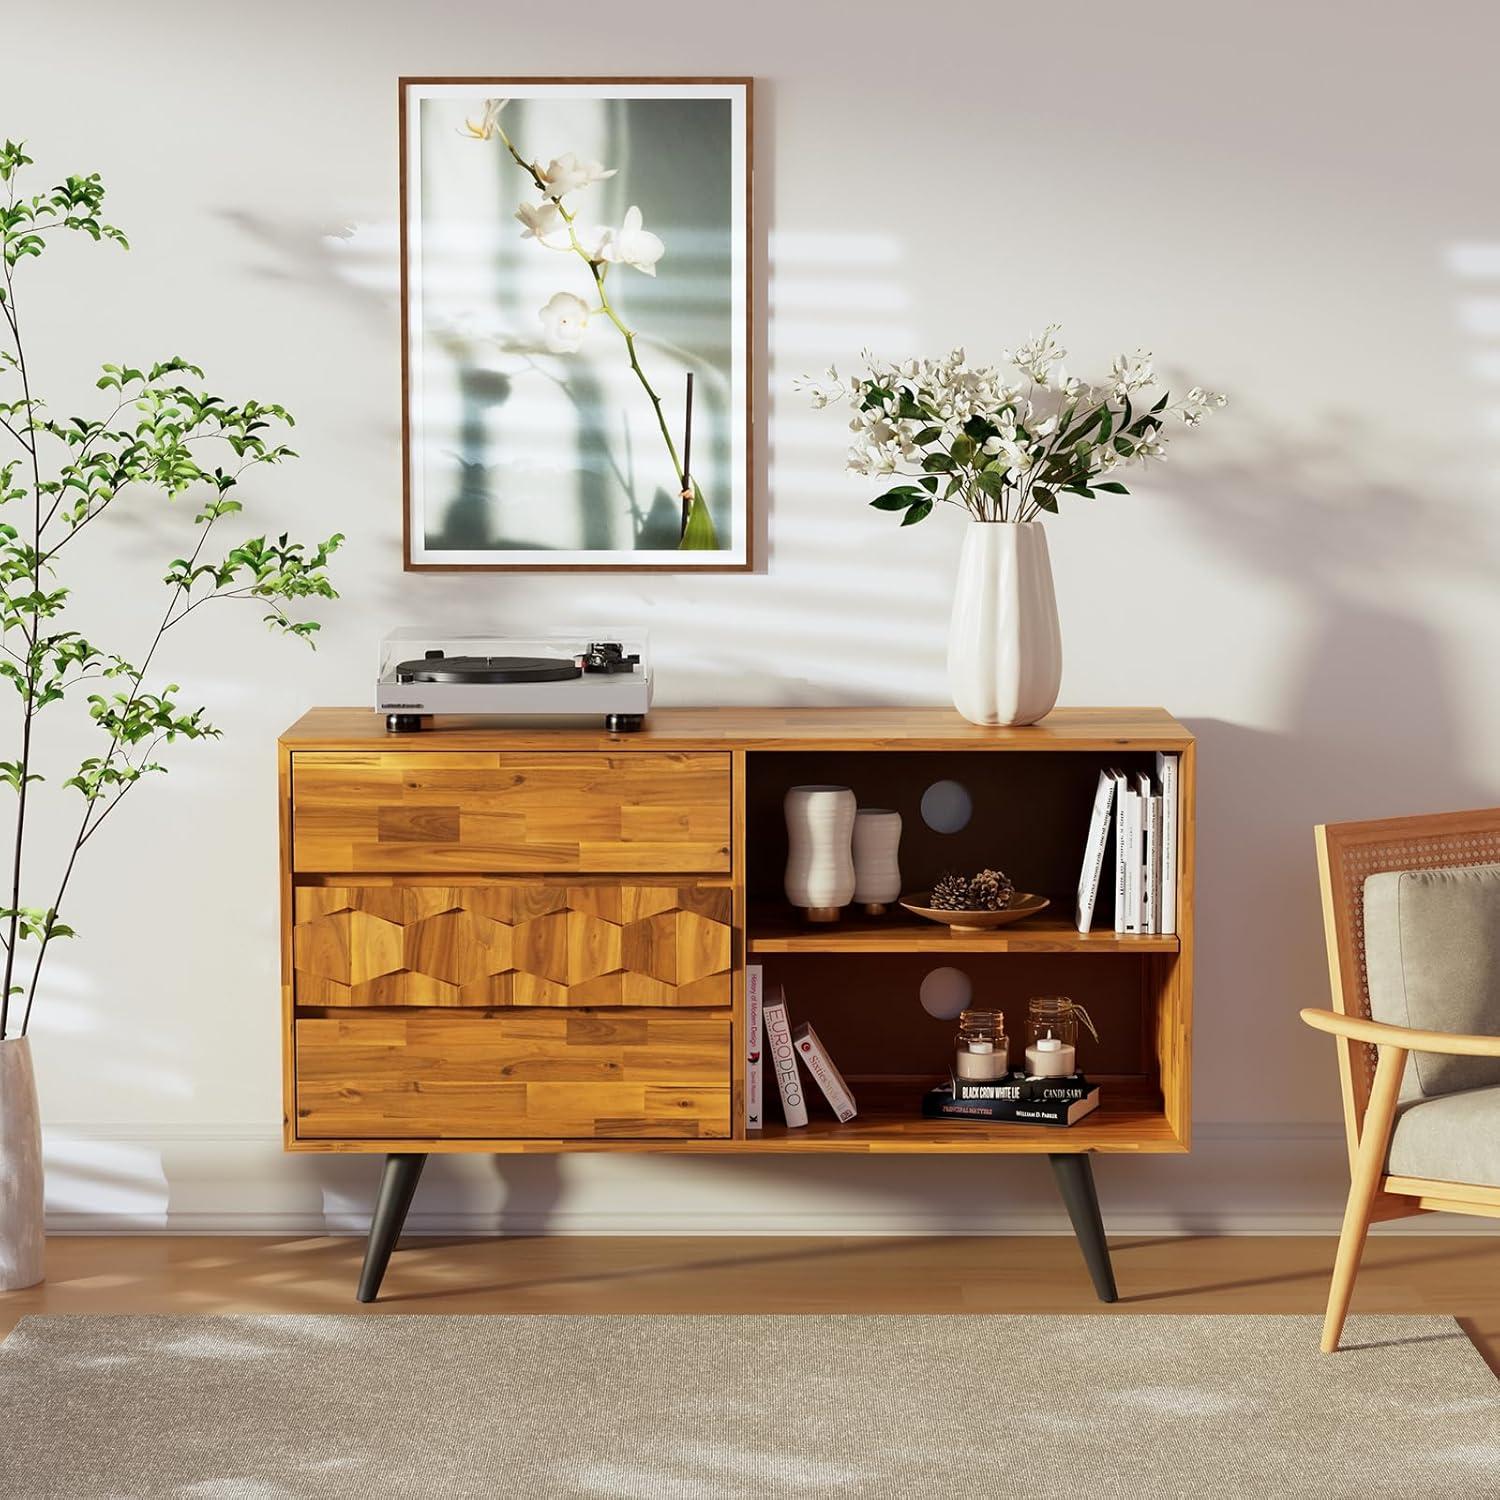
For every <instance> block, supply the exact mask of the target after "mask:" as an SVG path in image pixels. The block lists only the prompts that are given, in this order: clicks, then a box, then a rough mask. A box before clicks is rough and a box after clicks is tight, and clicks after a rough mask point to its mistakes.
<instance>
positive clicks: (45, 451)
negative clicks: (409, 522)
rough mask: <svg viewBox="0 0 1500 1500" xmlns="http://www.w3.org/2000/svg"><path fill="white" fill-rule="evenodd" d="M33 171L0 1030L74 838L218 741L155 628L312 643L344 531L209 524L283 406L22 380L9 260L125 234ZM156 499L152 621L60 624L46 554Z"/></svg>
mask: <svg viewBox="0 0 1500 1500" xmlns="http://www.w3.org/2000/svg"><path fill="white" fill-rule="evenodd" d="M30 165H32V159H31V157H30V156H29V155H27V153H26V150H25V145H24V143H23V142H17V141H11V140H7V141H5V142H4V143H3V145H0V280H3V285H0V344H3V347H0V678H3V679H4V681H5V682H8V683H9V684H10V686H11V688H12V689H13V690H14V691H15V693H16V696H17V700H18V708H19V729H18V733H17V738H18V740H19V744H18V746H17V747H16V749H15V751H14V754H13V758H11V759H6V760H0V781H3V782H4V783H5V784H6V785H7V786H9V787H10V789H11V791H12V792H13V793H14V794H15V798H16V802H15V822H14V846H13V848H14V853H15V860H14V867H13V868H14V875H13V880H12V887H11V890H10V893H9V895H10V901H9V904H8V905H7V906H4V907H0V945H3V949H4V966H5V975H4V981H3V984H0V1037H3V1036H5V1035H6V1034H7V1027H8V1025H9V1018H10V1012H11V1001H12V1000H13V999H14V998H15V997H17V996H19V995H23V994H24V995H25V996H26V1007H25V1012H24V1016H23V1018H22V1022H21V1028H20V1029H21V1031H23V1032H24V1030H25V1029H26V1024H27V1022H28V1021H29V1019H30V1015H31V1006H32V1002H33V1001H34V999H35V997H36V984H37V976H38V974H39V973H40V970H41V966H42V960H43V959H44V958H45V956H46V952H47V947H48V945H49V943H51V942H52V941H53V940H54V939H57V938H63V937H72V936H73V935H74V934H73V930H72V929H71V928H70V927H68V926H66V925H65V924H64V923H62V922H61V921H59V920H58V909H59V907H60V906H61V904H62V900H63V897H64V895H65V894H66V891H67V888H68V883H69V880H70V879H71V877H72V874H73V870H74V866H75V863H76V860H77V857H78V854H79V852H80V851H81V850H82V849H83V847H84V845H85V844H87V843H88V841H89V839H91V838H92V837H93V835H94V834H95V833H96V832H97V831H98V829H99V827H100V826H101V824H102V823H103V821H104V819H105V818H106V817H108V815H109V814H110V813H111V812H112V811H113V810H114V808H116V807H117V806H118V805H119V803H120V801H121V799H122V798H123V797H124V796H125V795H126V794H127V793H128V792H129V791H130V789H131V788H132V787H133V786H134V785H135V784H136V783H137V782H139V781H141V780H142V779H143V778H145V777H147V776H150V775H153V774H161V773H163V772H165V771H166V769H167V767H166V765H165V764H163V762H162V761H161V760H160V759H158V758H157V755H158V751H159V749H160V747H162V746H169V745H174V744H177V743H178V742H179V741H189V740H204V739H213V738H217V737H218V735H219V730H218V729H217V728H215V727H214V725H213V724H211V723H210V722H209V721H208V719H207V709H206V708H204V707H201V706H192V705H186V704H183V703H181V702H180V701H179V700H178V698H177V697H176V695H177V694H178V693H179V692H180V691H181V689H180V688H179V686H178V685H177V684H176V683H167V684H165V685H164V686H163V687H161V689H160V690H159V691H157V690H153V689H152V688H151V687H150V686H149V680H150V677H151V674H152V666H153V662H154V659H155V657H156V654H157V650H158V648H159V647H160V646H161V644H162V641H163V640H164V639H165V637H166V636H167V634H168V632H169V631H171V630H173V629H175V628H176V627H177V626H179V625H181V624H182V623H183V621H185V620H186V619H187V617H188V616H189V615H191V614H192V613H193V612H194V611H196V610H198V609H200V608H201V607H202V606H203V605H205V604H208V603H211V602H214V601H218V600H231V599H239V600H248V601H251V602H252V603H255V604H258V605H259V606H260V607H261V612H262V617H263V619H264V621H265V623H266V624H267V625H268V626H270V627H271V628H272V629H273V630H275V631H277V632H279V633H281V634H284V635H289V636H293V637H297V638H300V639H302V640H304V641H306V642H307V643H308V644H309V645H312V644H314V637H315V634H316V632H317V630H318V622H317V621H316V620H312V619H307V618H304V617H302V614H301V607H302V606H303V605H304V604H305V603H307V602H308V601H314V600H327V599H335V598H337V597H338V595H337V593H336V592H335V590H334V588H333V584H332V582H331V580H330V578H329V575H328V571H327V565H328V561H329V559H330V557H331V556H332V554H333V553H334V552H335V551H336V550H337V549H338V547H339V545H340V544H341V543H342V541H343V540H344V539H343V537H342V536H341V535H334V536H331V537H328V538H327V539H326V540H323V541H319V542H313V543H308V542H301V541H294V540H292V539H291V538H290V537H289V536H288V535H287V534H286V533H282V534H281V535H279V536H276V537H274V538H273V537H271V536H270V535H269V534H267V533H265V532H261V533H260V534H258V535H252V536H250V537H248V538H247V539H245V540H242V541H237V542H233V543H232V544H228V539H226V538H224V537H223V536H222V529H223V527H225V526H226V525H232V524H234V518H235V517H237V516H239V515H240V514H241V513H242V512H243V511H244V509H245V501H244V500H242V499H241V493H242V490H243V485H244V476H245V475H246V474H247V473H248V472H250V471H252V470H254V469H257V468H259V467H261V466H263V465H270V464H279V463H282V462H284V461H285V460H286V459H289V458H295V457H296V454H295V452H294V451H293V450H292V449H291V448H290V447H288V446H287V444H286V443H285V442H284V441H283V438H284V434H285V432H286V430H287V429H289V428H290V427H291V426H292V425H293V422H292V417H291V414H290V413H289V412H288V411H287V410H286V409H285V408H284V407H282V406H280V405H278V404H276V403H274V402H268V401H259V400H245V401H239V402H234V401H230V400H227V399H226V398H224V397H222V396H218V395H214V394H212V393H210V392H209V391H207V390H205V389H204V387H203V382H204V374H203V371H202V370H201V369H200V368H199V367H198V366H197V365H194V364H192V363H190V362H189V361H188V360H185V359H183V358H181V357H178V356H174V357H172V358H170V359H165V360H160V361H158V362H156V363H154V364H149V365H142V366H135V365H129V364H107V365H104V366H103V367H102V368H101V371H100V374H99V376H98V379H97V380H96V381H95V386H96V387H97V389H98V390H100V391H103V392H105V393H106V397H107V400H108V401H109V402H110V403H112V404H111V407H110V409H109V410H108V411H107V412H106V413H105V414H104V415H103V416H95V415H85V416H67V417H54V416H52V415H50V414H49V413H48V411H47V408H46V405H45V403H44V402H43V401H42V399H41V398H40V397H39V396H38V394H37V393H36V391H35V390H33V389H32V386H31V378H30V375H31V372H30V368H29V366H28V360H27V349H26V345H25V344H24V343H23V340H22V334H21V322H20V318H19V315H18V312H17V306H16V275H17V272H18V271H19V270H20V269H21V268H23V267H24V265H25V264H26V263H27V262H29V261H31V260H34V259H35V258H36V257H38V256H40V255H42V254H43V253H44V252H45V251H46V249H47V248H48V246H49V245H50V244H51V243H52V242H53V240H54V239H55V237H56V236H57V235H58V234H60V233H70V232H71V233H75V234H82V235H85V236H87V237H88V238H89V239H92V240H96V241H106V240H108V241H111V242H113V243H114V244H116V245H119V246H121V247H123V248H128V244H127V241H126V239H125V236H124V235H123V234H122V233H121V232H120V230H118V229H117V228H115V227H114V226H113V225H112V224H109V223H107V222H106V221H105V220H104V218H103V217H102V211H103V204H104V186H103V184H102V183H101V182H100V180H99V177H98V175H97V174H94V175H91V176H88V177H78V176H70V177H67V178H65V179H64V180H63V181H62V182H61V183H59V184H57V185H56V186H55V187H52V188H49V189H47V190H45V191H43V192H40V193H35V194H31V195H29V196H28V195H23V194H22V193H21V192H20V190H19V180H18V179H19V178H20V176H21V175H22V173H23V169H24V168H26V167H28V166H30ZM28 326H29V325H28ZM7 449H9V451H8V452H7V451H6V450H7ZM153 496H156V497H160V498H161V499H164V500H165V501H167V502H172V501H176V500H179V499H181V498H182V497H187V496H191V497H192V498H193V501H194V504H193V506H192V508H191V511H190V512H189V511H182V512H181V515H182V520H183V525H184V529H185V530H186V531H187V533H188V536H187V541H188V543H189V545H187V546H185V547H184V549H183V551H182V555H180V556H177V557H174V558H172V560H171V561H170V562H169V563H168V564H167V567H166V571H165V573H164V574H163V575H162V580H163V582H164V584H165V585H166V598H165V601H164V604H163V608H162V612H161V616H160V620H159V623H158V624H157V626H156V628H155V631H154V633H153V634H151V635H150V636H149V637H148V639H147V641H146V642H145V643H144V645H143V649H142V650H141V651H139V652H137V653H133V654H132V655H131V656H130V657H126V656H121V655H118V654H116V653H114V652H111V651H107V650H104V649H103V648H101V647H99V646H97V645H95V644H94V643H93V642H91V641H90V640H88V639H87V638H85V637H84V636H83V635H82V634H80V633H79V632H78V631H76V630H74V629H71V628H69V627H68V625H67V622H66V619H65V616H66V614H67V610H68V608H69V604H70V600H71V595H70V591H69V589H68V587H67V585H66V584H64V583H63V582H62V581H61V580H60V578H59V576H58V564H59V560H60V559H64V558H65V554H66V549H67V548H69V547H70V546H73V545H74V544H75V543H76V541H77V539H78V537H79V536H80V535H82V534H83V533H84V532H85V530H87V529H88V528H89V527H91V526H93V525H94V523H95V522H96V521H98V520H99V518H100V517H101V516H103V515H104V514H105V513H106V512H108V511H110V510H111V509H114V508H116V507H125V508H126V510H128V512H129V513H130V514H132V515H134V514H138V513H139V512H140V511H141V510H142V509H143V507H144V506H145V505H146V504H147V503H148V502H149V501H150V500H151V498H152V497H153ZM700 503H701V502H700ZM189 515H191V522H190V523H189V521H188V517H189ZM705 516H706V511H705ZM711 531H712V526H711V523H710V534H711ZM86 682H107V683H112V684H114V686H113V687H112V688H110V689H109V690H107V691H105V690H95V691H92V692H88V693H87V694H86V695H84V697H83V701H84V702H85V703H86V704H87V708H88V718H89V721H90V722H91V723H92V725H93V726H94V729H95V731H96V732H97V733H98V735H99V736H100V738H101V748H100V749H99V750H98V752H97V753H93V754H89V755H87V756H85V757H84V758H83V759H82V761H81V762H80V763H79V764H78V766H77V768H76V769H74V770H73V771H72V772H71V774H69V775H67V776H65V777H63V778H62V780H61V782H60V784H61V786H63V787H65V788H68V789H69V790H70V791H76V792H77V793H78V794H79V796H80V797H81V799H82V812H81V816H80V818H79V821H78V824H77V832H76V834H75V836H74V838H73V842H72V845H71V847H70V848H65V849H64V850H63V854H64V859H65V866H64V871H63V874H62V877H61V880H60V882H59V884H58V888H57V893H56V896H55V897H54V899H53V901H52V902H51V904H50V905H47V906H30V905H26V904H24V903H23V902H22V900H21V890H22V884H23V881H24V879H25V876H26V872H27V870H28V869H29V867H30V866H29V863H28V861H27V859H26V855H27V852H28V848H27V838H26V835H27V824H26V819H27V803H28V796H29V792H30V788H31V787H32V786H33V785H35V784H36V783H38V782H41V781H42V780H43V779H44V777H43V775H42V773H41V772H40V771H39V770H38V769H37V768H36V751H37V746H38V741H37V737H36V736H35V734H34V730H35V728H36V723H37V720H38V717H39V716H40V715H41V714H42V713H43V712H44V711H45V710H47V709H48V708H50V707H51V706H52V705H54V704H56V703H59V702H62V701H63V700H65V699H67V698H68V697H69V696H70V694H72V692H73V689H75V688H77V687H79V685H80V684H83V683H86ZM23 978H24V980H25V982H24V983H18V982H16V981H18V980H20V979H23Z"/></svg>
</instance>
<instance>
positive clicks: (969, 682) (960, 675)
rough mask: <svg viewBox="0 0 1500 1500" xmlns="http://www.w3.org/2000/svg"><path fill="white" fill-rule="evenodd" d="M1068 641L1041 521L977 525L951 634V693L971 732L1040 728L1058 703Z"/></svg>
mask: <svg viewBox="0 0 1500 1500" xmlns="http://www.w3.org/2000/svg"><path fill="white" fill-rule="evenodd" d="M1061 683H1062V635H1061V632H1060V630H1059V629H1058V624H1057V599H1056V597H1055V596H1054V594H1053V592H1052V564H1051V561H1050V560H1049V559H1048V556H1047V533H1046V531H1045V529H1044V528H1043V527H1042V524H1041V522H1039V521H1027V522H1025V523H1024V524H1017V523H1015V522H1010V521H971V522H970V523H969V529H968V532H967V534H966V535H965V537H964V545H963V551H962V553H961V554H960V555H959V559H958V579H957V582H956V584H955V587H954V590H953V618H952V621H951V622H950V624H949V627H948V686H949V689H950V691H951V692H952V694H953V706H954V707H955V708H956V709H957V710H958V711H959V713H961V714H962V715H963V716H964V718H966V719H968V720H969V722H970V723H972V724H1034V723H1036V721H1037V720H1038V719H1040V718H1041V717H1042V715H1043V714H1045V713H1047V712H1048V711H1049V710H1050V709H1051V708H1052V705H1053V704H1054V703H1056V702H1057V690H1058V688H1059V686H1060V685H1061Z"/></svg>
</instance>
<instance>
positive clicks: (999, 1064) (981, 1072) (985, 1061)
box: [953, 1010, 1010, 1079]
mask: <svg viewBox="0 0 1500 1500" xmlns="http://www.w3.org/2000/svg"><path fill="white" fill-rule="evenodd" d="M953 1071H954V1073H955V1074H956V1075H957V1076H958V1077H959V1078H968V1079H992V1078H1004V1077H1005V1075H1006V1074H1007V1073H1009V1072H1010V1042H1009V1041H1008V1040H1007V1039H1006V1035H1005V1016H1004V1014H1003V1013H1002V1012H1000V1011H998V1010H966V1011H964V1012H962V1014H960V1016H959V1018H958V1036H957V1038H956V1039H955V1042H954V1055H953Z"/></svg>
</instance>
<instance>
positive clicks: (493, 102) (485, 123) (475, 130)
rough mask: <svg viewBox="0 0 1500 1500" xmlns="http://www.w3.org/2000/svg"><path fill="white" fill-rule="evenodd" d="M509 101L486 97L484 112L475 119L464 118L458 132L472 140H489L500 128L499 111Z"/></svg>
mask: <svg viewBox="0 0 1500 1500" xmlns="http://www.w3.org/2000/svg"><path fill="white" fill-rule="evenodd" d="M509 103H510V100H509V99H486V100H485V101H484V113H483V114H482V115H481V116H480V117H479V119H477V120H465V121H464V123H463V129H462V130H460V131H459V132H458V133H459V134H460V135H462V136H467V137H468V138H469V139H470V140H474V141H487V140H490V139H491V138H492V137H493V136H494V134H495V132H496V131H497V130H499V128H500V111H501V110H502V109H504V108H505V106H506V105H507V104H509Z"/></svg>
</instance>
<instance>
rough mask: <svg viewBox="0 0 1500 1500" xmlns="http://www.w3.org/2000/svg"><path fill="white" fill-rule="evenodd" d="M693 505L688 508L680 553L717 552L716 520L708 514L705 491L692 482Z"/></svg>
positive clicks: (695, 482)
mask: <svg viewBox="0 0 1500 1500" xmlns="http://www.w3.org/2000/svg"><path fill="white" fill-rule="evenodd" d="M692 485H693V503H692V505H691V506H689V507H688V518H687V525H686V526H684V527H683V528H682V540H681V541H680V542H678V544H677V550H678V551H679V552H717V551H718V550H719V537H718V533H717V532H716V531H715V530H714V518H713V517H712V516H711V515H709V513H708V505H707V503H706V502H705V501H704V499H703V491H702V490H700V489H699V488H698V481H697V480H696V479H695V480H693V481H692Z"/></svg>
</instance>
